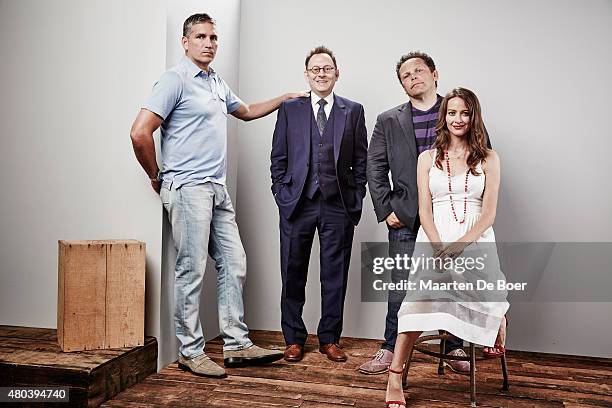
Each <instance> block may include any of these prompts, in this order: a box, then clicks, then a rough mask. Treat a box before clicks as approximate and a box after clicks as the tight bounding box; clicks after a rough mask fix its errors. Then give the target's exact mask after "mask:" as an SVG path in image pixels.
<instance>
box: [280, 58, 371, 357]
mask: <svg viewBox="0 0 612 408" xmlns="http://www.w3.org/2000/svg"><path fill="white" fill-rule="evenodd" d="M305 68H306V69H305V71H304V76H305V77H306V79H307V80H308V83H309V85H310V89H311V92H310V97H303V98H297V99H292V100H288V101H285V102H284V103H282V104H281V106H280V108H279V111H278V118H277V121H276V127H275V129H274V137H273V140H272V154H271V161H272V164H271V166H270V171H271V173H272V193H273V194H274V198H275V200H276V204H277V205H278V210H279V214H280V217H279V218H280V250H281V277H282V284H283V290H282V295H281V325H282V329H283V335H284V337H285V343H286V349H285V360H287V361H300V360H301V359H302V357H303V355H304V343H305V342H306V337H307V335H308V332H307V330H306V326H305V325H304V321H303V320H302V309H303V307H304V303H305V301H306V296H305V288H306V278H307V275H308V261H309V259H310V251H311V249H312V241H313V239H314V234H315V230H316V231H318V234H319V243H320V248H321V250H320V276H321V319H320V320H319V326H318V329H317V335H318V337H319V351H320V352H321V353H324V354H326V355H327V357H328V358H329V359H330V360H332V361H340V362H341V361H346V359H347V357H346V354H345V353H344V351H343V350H342V349H341V348H340V345H339V341H340V335H341V333H342V320H343V310H344V298H345V295H346V285H347V278H348V268H349V261H350V258H351V247H352V243H353V233H354V230H355V226H356V225H357V223H358V222H359V219H360V217H361V205H362V201H363V197H364V196H365V192H366V189H365V185H366V160H367V148H368V142H367V133H366V128H365V117H364V111H363V106H362V105H360V104H358V103H356V102H353V101H350V100H348V99H346V98H342V97H340V96H338V95H335V94H334V93H333V92H332V90H333V89H334V85H335V84H336V81H337V80H338V78H339V76H340V71H339V70H338V67H337V65H336V58H335V57H334V54H333V53H332V51H331V50H329V49H328V48H326V47H323V46H321V47H317V48H315V49H314V50H312V51H310V53H309V54H308V55H307V57H306V61H305Z"/></svg>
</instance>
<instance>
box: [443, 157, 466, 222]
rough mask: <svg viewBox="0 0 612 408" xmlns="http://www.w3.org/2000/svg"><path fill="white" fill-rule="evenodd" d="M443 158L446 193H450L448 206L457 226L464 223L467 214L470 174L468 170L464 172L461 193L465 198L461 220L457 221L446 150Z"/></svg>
mask: <svg viewBox="0 0 612 408" xmlns="http://www.w3.org/2000/svg"><path fill="white" fill-rule="evenodd" d="M444 157H445V159H446V174H447V175H448V192H449V193H450V194H449V195H450V205H451V210H453V217H454V218H455V221H457V222H458V223H459V224H463V223H464V222H465V216H466V214H467V191H468V177H469V174H470V169H468V170H467V171H466V172H465V184H464V189H463V191H464V192H465V196H464V197H463V219H462V220H461V221H459V218H457V213H456V212H455V203H454V202H453V194H452V193H453V187H452V186H451V168H450V159H449V157H448V150H446V151H445V152H444Z"/></svg>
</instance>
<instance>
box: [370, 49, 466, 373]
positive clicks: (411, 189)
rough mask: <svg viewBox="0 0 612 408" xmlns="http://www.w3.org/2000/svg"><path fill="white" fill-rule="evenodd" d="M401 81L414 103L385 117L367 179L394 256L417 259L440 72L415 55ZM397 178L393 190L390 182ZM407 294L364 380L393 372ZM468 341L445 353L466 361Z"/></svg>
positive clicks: (402, 66) (397, 299)
mask: <svg viewBox="0 0 612 408" xmlns="http://www.w3.org/2000/svg"><path fill="white" fill-rule="evenodd" d="M396 73H397V78H398V79H399V81H400V83H401V85H402V87H403V88H404V91H405V92H406V94H407V95H408V98H409V101H408V102H407V103H404V104H402V105H400V106H397V107H395V108H393V109H390V110H388V111H386V112H384V113H382V114H380V115H379V116H378V118H377V120H376V126H375V127H374V131H373V133H372V139H371V140H370V147H369V149H368V162H367V163H368V164H367V178H368V186H369V190H370V196H371V197H372V202H373V203H374V211H375V212H376V217H377V219H378V221H379V222H382V221H385V222H386V224H387V228H388V229H389V256H390V257H392V258H395V256H396V255H400V256H404V255H407V256H408V257H410V256H412V253H413V251H414V244H415V240H416V235H417V232H418V230H419V226H420V222H419V213H418V194H417V180H416V168H417V158H418V156H419V154H420V153H421V152H423V151H425V150H428V149H430V148H431V146H432V145H433V143H434V140H435V138H436V133H435V126H436V122H437V120H438V111H439V110H440V103H441V101H442V97H441V96H440V95H438V94H437V86H438V71H437V70H436V65H435V63H434V61H433V59H432V58H431V57H430V56H429V55H427V54H425V53H422V52H419V51H415V52H410V53H408V54H406V55H403V56H402V57H401V58H400V60H399V61H398V63H397V66H396ZM389 173H391V181H392V183H393V184H391V182H390V180H389ZM391 273H392V277H391V279H392V281H393V282H400V281H402V280H404V279H407V278H408V271H406V270H392V271H391ZM404 295H405V292H403V291H390V292H389V299H388V302H387V304H388V307H387V317H386V321H385V341H384V343H383V344H382V346H381V348H380V350H378V352H377V353H376V354H375V356H374V358H373V359H372V360H370V361H367V362H366V363H364V364H363V365H362V366H361V367H359V371H360V372H362V373H364V374H381V373H385V372H387V370H388V369H389V365H390V364H391V360H392V359H393V349H394V348H395V340H396V338H397V311H398V310H399V308H400V306H401V302H402V300H403V298H404ZM462 347H463V340H461V339H454V340H449V341H447V342H446V347H445V353H447V354H452V355H461V354H462V353H463V355H465V352H464V351H463V348H462ZM448 364H449V365H450V366H451V369H453V370H455V371H460V372H466V371H467V372H469V370H470V363H469V362H467V361H453V360H449V361H448Z"/></svg>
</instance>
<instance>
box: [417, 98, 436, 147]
mask: <svg viewBox="0 0 612 408" xmlns="http://www.w3.org/2000/svg"><path fill="white" fill-rule="evenodd" d="M441 103H442V97H441V96H440V95H438V100H437V101H436V103H435V104H434V106H432V107H431V108H429V110H427V111H422V110H419V109H417V108H415V107H414V106H412V125H413V127H414V136H415V139H416V146H417V152H418V154H421V153H422V152H424V151H425V150H428V149H431V146H432V145H433V143H434V141H435V140H436V132H435V128H436V123H437V122H438V112H439V111H440V104H441Z"/></svg>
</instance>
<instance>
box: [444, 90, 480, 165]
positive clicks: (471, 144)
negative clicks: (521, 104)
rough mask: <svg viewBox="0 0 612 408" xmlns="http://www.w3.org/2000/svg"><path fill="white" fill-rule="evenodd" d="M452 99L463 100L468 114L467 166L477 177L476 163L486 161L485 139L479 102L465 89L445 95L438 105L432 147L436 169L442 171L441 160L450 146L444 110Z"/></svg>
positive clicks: (472, 93)
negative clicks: (438, 109)
mask: <svg viewBox="0 0 612 408" xmlns="http://www.w3.org/2000/svg"><path fill="white" fill-rule="evenodd" d="M453 98H461V99H463V101H464V102H465V105H466V106H467V108H468V110H469V112H470V129H469V130H468V133H467V135H466V138H467V149H468V157H467V165H468V167H469V172H470V173H472V175H474V176H478V175H480V173H478V171H476V166H478V163H480V162H484V161H485V160H486V157H487V139H486V136H485V128H484V124H483V122H482V113H481V110H480V102H478V98H477V97H476V95H475V94H474V92H472V91H470V90H469V89H465V88H455V89H453V90H452V91H450V92H449V93H447V94H446V96H445V97H444V99H443V100H442V104H441V105H440V113H439V115H438V123H437V124H436V134H437V137H436V141H435V142H434V145H433V147H434V149H436V167H438V168H439V169H440V170H443V168H442V160H444V157H445V153H446V151H447V150H448V147H449V145H450V132H449V131H448V128H447V127H446V110H447V108H448V101H450V100H451V99H453Z"/></svg>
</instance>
